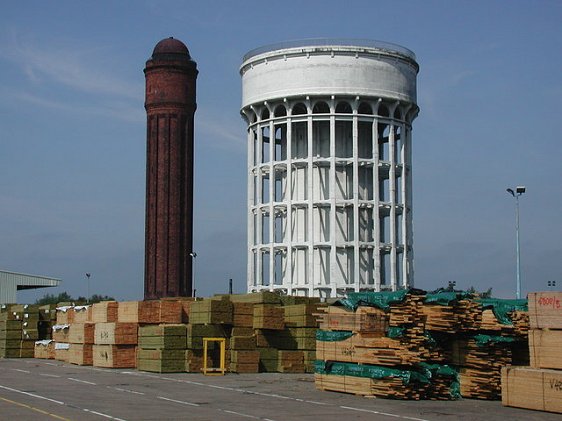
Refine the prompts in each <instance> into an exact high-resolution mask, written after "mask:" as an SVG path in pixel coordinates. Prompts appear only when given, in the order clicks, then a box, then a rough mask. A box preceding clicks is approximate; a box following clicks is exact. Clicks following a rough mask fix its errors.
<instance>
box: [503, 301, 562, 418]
mask: <svg viewBox="0 0 562 421" xmlns="http://www.w3.org/2000/svg"><path fill="white" fill-rule="evenodd" d="M529 327H530V330H529V331H528V335H529V354H530V363H529V365H530V366H529V367H504V368H503V370H502V403H503V404H504V405H506V406H515V407H519V408H527V409H535V410H541V411H549V412H556V413H562V400H561V399H560V391H561V390H562V386H561V385H562V352H561V351H560V350H561V349H562V292H554V291H549V292H533V293H529Z"/></svg>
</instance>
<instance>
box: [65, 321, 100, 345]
mask: <svg viewBox="0 0 562 421" xmlns="http://www.w3.org/2000/svg"><path fill="white" fill-rule="evenodd" d="M95 326H96V325H95V324H94V323H72V324H71V325H70V327H69V328H68V342H69V343H72V344H90V345H91V344H93V343H94V332H95Z"/></svg>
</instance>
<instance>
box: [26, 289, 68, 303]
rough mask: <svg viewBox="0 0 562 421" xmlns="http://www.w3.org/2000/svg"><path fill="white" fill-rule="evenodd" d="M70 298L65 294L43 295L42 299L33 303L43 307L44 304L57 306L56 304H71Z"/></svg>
mask: <svg viewBox="0 0 562 421" xmlns="http://www.w3.org/2000/svg"><path fill="white" fill-rule="evenodd" d="M72 301H73V299H72V297H71V296H70V295H69V294H68V293H67V292H66V291H64V292H61V293H60V294H58V295H54V294H45V295H44V296H43V297H42V298H39V299H38V300H37V301H35V304H39V305H45V304H58V303H65V302H72Z"/></svg>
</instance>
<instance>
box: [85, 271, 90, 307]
mask: <svg viewBox="0 0 562 421" xmlns="http://www.w3.org/2000/svg"><path fill="white" fill-rule="evenodd" d="M90 276H91V274H90V273H86V278H88V296H87V297H86V302H87V303H89V302H90Z"/></svg>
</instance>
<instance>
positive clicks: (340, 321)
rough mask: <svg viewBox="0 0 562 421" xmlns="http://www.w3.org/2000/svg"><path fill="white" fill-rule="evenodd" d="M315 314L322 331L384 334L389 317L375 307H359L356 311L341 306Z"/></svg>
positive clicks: (325, 308) (323, 309)
mask: <svg viewBox="0 0 562 421" xmlns="http://www.w3.org/2000/svg"><path fill="white" fill-rule="evenodd" d="M318 310H320V311H321V313H317V314H316V315H317V318H318V323H319V327H320V329H322V330H345V331H352V332H362V333H381V334H382V333H384V332H386V330H387V329H388V325H389V315H388V314H386V313H385V312H384V311H382V310H380V309H378V308H375V307H359V308H357V311H354V310H352V309H349V308H346V307H341V306H329V307H321V308H319V309H318Z"/></svg>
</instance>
